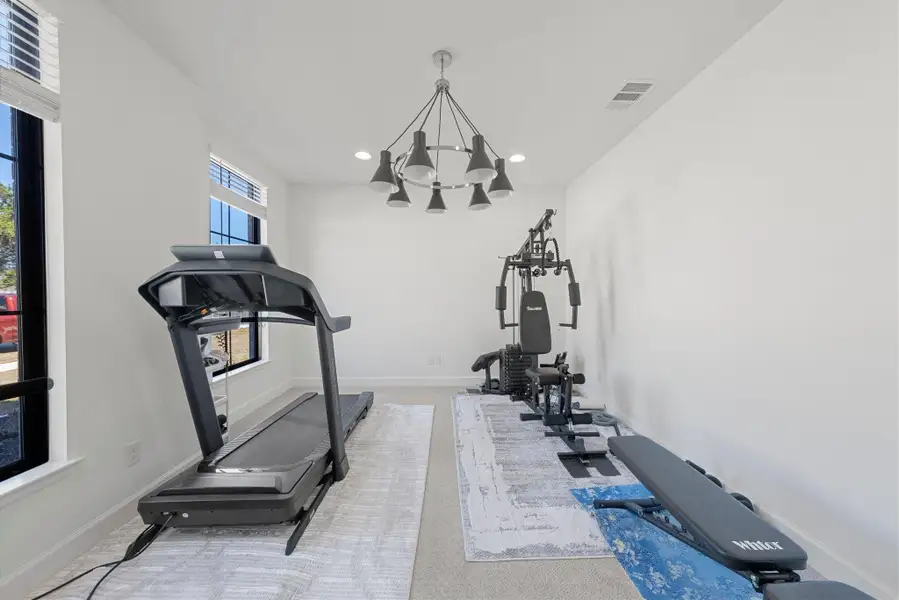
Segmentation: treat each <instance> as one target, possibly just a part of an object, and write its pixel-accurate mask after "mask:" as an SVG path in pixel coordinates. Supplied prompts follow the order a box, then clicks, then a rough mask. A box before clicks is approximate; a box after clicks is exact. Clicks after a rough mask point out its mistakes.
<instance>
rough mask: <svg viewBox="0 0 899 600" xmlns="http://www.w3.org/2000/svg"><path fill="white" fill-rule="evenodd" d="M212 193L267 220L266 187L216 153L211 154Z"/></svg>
mask: <svg viewBox="0 0 899 600" xmlns="http://www.w3.org/2000/svg"><path fill="white" fill-rule="evenodd" d="M209 180H210V195H211V196H213V197H214V198H217V199H218V200H221V201H222V202H225V203H226V204H230V205H231V206H234V207H235V208H239V209H241V210H242V211H244V212H245V213H248V214H250V215H253V216H254V217H258V218H260V219H263V220H265V219H266V217H267V216H268V215H267V211H266V202H267V198H266V187H265V186H264V185H262V184H261V183H259V182H258V181H256V180H255V179H253V178H252V177H250V176H249V175H247V174H246V173H244V172H242V171H240V170H238V169H237V168H235V167H233V166H232V165H230V164H228V163H227V162H225V161H224V160H222V159H221V158H219V157H218V156H216V155H214V154H210V155H209Z"/></svg>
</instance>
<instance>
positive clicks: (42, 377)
mask: <svg viewBox="0 0 899 600" xmlns="http://www.w3.org/2000/svg"><path fill="white" fill-rule="evenodd" d="M10 113H11V119H12V123H11V125H12V127H11V131H12V138H13V140H12V142H13V144H12V146H13V156H9V155H6V154H0V157H2V158H3V159H5V160H10V161H12V163H13V165H12V167H13V182H14V185H13V192H14V199H15V200H14V202H15V208H14V215H15V231H16V284H17V310H15V311H0V315H16V316H18V319H19V323H18V346H19V347H18V354H19V356H18V358H19V380H18V381H17V382H16V383H10V384H5V385H0V400H8V399H13V398H18V399H19V419H20V420H19V425H20V427H19V440H20V442H19V444H20V450H21V456H20V458H19V460H17V461H15V462H13V463H10V464H8V465H4V466H2V467H0V481H4V480H6V479H9V478H11V477H15V476H16V475H20V474H22V473H24V472H26V471H29V470H31V469H33V468H35V467H37V466H40V465H42V464H45V463H46V462H48V461H49V460H50V428H49V389H50V388H51V387H52V385H53V383H52V380H50V378H49V373H48V357H47V279H46V247H45V231H44V216H45V206H44V145H43V142H44V136H43V121H41V120H40V119H39V118H37V117H34V116H32V115H30V114H28V113H25V112H22V111H19V110H16V109H11V110H10ZM26 249H27V251H24V250H26Z"/></svg>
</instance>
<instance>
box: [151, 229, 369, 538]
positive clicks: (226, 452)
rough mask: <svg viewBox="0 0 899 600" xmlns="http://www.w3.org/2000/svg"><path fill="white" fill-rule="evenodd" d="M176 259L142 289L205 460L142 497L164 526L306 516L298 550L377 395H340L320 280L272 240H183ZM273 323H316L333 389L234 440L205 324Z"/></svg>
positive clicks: (331, 321)
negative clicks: (210, 375) (291, 263)
mask: <svg viewBox="0 0 899 600" xmlns="http://www.w3.org/2000/svg"><path fill="white" fill-rule="evenodd" d="M171 250H172V253H173V254H174V255H175V258H177V259H178V262H176V263H174V264H172V265H171V266H169V267H167V268H166V269H163V270H162V271H160V272H159V273H157V274H156V275H154V276H153V277H151V278H150V279H149V280H147V281H146V282H145V283H144V284H143V285H141V286H140V287H139V288H138V292H139V293H140V295H141V296H142V297H143V298H144V300H146V301H147V303H149V304H150V306H152V307H153V309H154V310H156V312H157V313H159V315H160V316H161V317H162V318H163V319H165V322H166V324H167V326H168V329H169V334H170V336H171V339H172V345H173V346H174V350H175V359H176V360H177V362H178V368H179V369H180V371H181V379H182V380H183V382H184V391H185V393H186V395H187V402H188V404H189V405H190V413H191V416H192V418H193V422H194V428H195V429H196V431H197V440H198V441H199V443H200V449H201V450H202V453H203V459H202V460H201V461H200V462H199V463H198V464H197V465H196V467H195V468H193V469H190V470H188V471H187V472H185V473H182V474H180V475H177V476H175V477H173V478H172V479H170V480H169V481H167V482H165V483H164V484H162V485H161V486H160V487H158V488H157V489H155V490H153V491H152V492H150V493H149V494H147V495H146V496H144V497H143V498H141V500H140V502H139V503H138V512H139V513H140V515H141V518H143V521H144V523H147V524H148V525H156V526H158V527H165V526H170V527H189V526H211V525H259V524H272V523H283V522H291V521H295V522H296V527H295V528H294V531H293V533H292V534H291V536H290V538H289V540H288V542H287V547H286V554H290V553H291V552H293V549H294V548H295V547H296V544H297V542H298V541H299V539H300V536H302V535H303V532H304V531H305V530H306V527H307V526H308V525H309V522H310V521H311V519H312V515H313V514H314V513H315V510H316V509H317V508H318V506H319V504H321V501H322V500H323V499H324V497H325V494H327V493H328V490H329V488H330V487H331V484H333V483H334V482H337V481H340V480H342V479H344V478H345V477H346V475H347V472H348V471H349V468H350V465H349V461H348V460H347V457H346V452H345V451H344V440H345V439H346V438H347V437H349V435H350V433H351V432H352V431H353V429H354V427H355V426H356V425H357V424H358V423H359V421H360V420H362V419H363V418H365V416H366V415H367V413H368V410H369V408H371V405H372V401H373V399H374V395H373V394H372V392H363V393H361V394H353V395H341V394H340V393H339V392H338V388H337V370H336V366H335V361H334V341H333V336H334V334H335V333H337V332H339V331H344V330H346V329H349V327H350V317H332V316H331V315H330V314H329V313H328V310H327V308H325V304H324V302H323V301H322V299H321V296H320V295H319V293H318V290H317V289H315V285H314V284H313V283H312V281H311V280H310V279H309V278H307V277H304V276H303V275H300V274H299V273H294V272H293V271H289V270H287V269H285V268H283V267H280V266H278V264H277V262H276V261H275V257H274V255H273V254H272V251H271V250H270V249H269V248H268V246H257V245H247V246H217V245H208V246H173V247H172V248H171ZM243 322H272V323H291V324H298V325H310V326H313V327H315V330H316V333H317V337H318V350H319V357H320V362H321V372H322V383H323V388H324V393H323V394H321V393H314V392H312V393H305V394H303V395H301V396H300V397H298V398H296V399H295V400H293V401H292V402H291V403H290V404H288V405H287V406H285V407H284V408H283V409H281V410H279V411H278V412H276V413H275V414H273V415H272V416H270V417H269V418H267V419H265V420H264V421H262V422H261V423H259V424H257V425H256V426H255V427H252V428H251V429H249V430H248V431H246V432H245V433H243V434H241V435H239V436H237V437H235V438H234V439H233V440H231V441H230V442H228V443H227V444H225V443H224V440H223V438H222V433H221V429H220V425H219V421H218V417H217V415H216V409H215V404H214V401H213V397H212V390H211V389H210V386H209V383H208V380H207V378H206V371H205V367H204V363H203V357H202V354H201V351H200V344H199V340H198V338H197V335H198V334H201V333H217V332H222V331H229V330H233V329H236V328H238V327H240V324H241V323H243Z"/></svg>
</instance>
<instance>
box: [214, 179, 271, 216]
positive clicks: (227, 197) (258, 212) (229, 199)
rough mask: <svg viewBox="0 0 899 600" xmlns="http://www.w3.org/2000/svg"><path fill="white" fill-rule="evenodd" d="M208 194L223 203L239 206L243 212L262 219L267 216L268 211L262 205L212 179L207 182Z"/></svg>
mask: <svg viewBox="0 0 899 600" xmlns="http://www.w3.org/2000/svg"><path fill="white" fill-rule="evenodd" d="M209 195H210V196H212V197H213V198H215V199H216V200H221V201H222V202H224V203H225V204H230V205H231V206H233V207H234V208H239V209H240V210H242V211H244V212H245V213H248V214H251V215H253V216H254V217H257V218H259V219H262V220H263V221H264V220H266V219H267V218H268V211H267V210H266V208H265V207H264V206H263V205H261V204H259V203H257V202H253V201H252V200H250V199H249V198H246V197H244V196H241V195H240V194H237V193H235V192H232V191H231V190H229V189H228V188H226V187H225V186H222V185H219V184H217V183H216V182H214V181H210V182H209Z"/></svg>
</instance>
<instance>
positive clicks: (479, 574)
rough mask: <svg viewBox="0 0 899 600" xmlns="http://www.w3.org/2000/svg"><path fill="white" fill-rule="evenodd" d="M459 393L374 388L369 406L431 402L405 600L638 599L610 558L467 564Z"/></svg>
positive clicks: (434, 389)
mask: <svg viewBox="0 0 899 600" xmlns="http://www.w3.org/2000/svg"><path fill="white" fill-rule="evenodd" d="M347 391H348V392H351V391H356V390H347ZM458 391H459V389H458V388H406V389H391V390H375V402H393V403H397V404H434V424H433V432H432V435H431V452H430V462H429V465H428V478H427V484H426V487H425V499H424V509H423V512H422V521H421V530H420V532H419V537H418V553H417V554H416V557H415V571H414V573H413V575H412V596H411V599H412V600H442V599H447V600H450V599H451V600H486V599H491V600H493V599H495V600H506V599H508V600H544V599H546V600H549V599H562V598H564V599H566V600H577V599H581V598H583V599H585V600H586V599H589V600H640V598H641V596H640V594H639V593H638V592H637V590H636V589H635V588H634V586H633V585H632V584H631V582H630V580H629V579H628V577H627V574H626V573H625V572H624V569H622V568H621V567H620V566H619V565H618V561H617V560H615V559H614V558H599V559H587V558H582V559H563V560H526V561H509V562H466V560H465V552H464V550H463V543H462V527H461V524H460V513H461V509H460V505H459V488H458V483H457V479H456V455H455V446H454V444H455V440H454V437H453V423H452V418H453V417H452V400H453V396H454V395H455V394H456V393H457V392H458Z"/></svg>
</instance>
